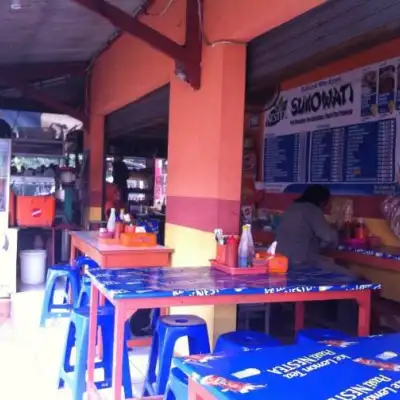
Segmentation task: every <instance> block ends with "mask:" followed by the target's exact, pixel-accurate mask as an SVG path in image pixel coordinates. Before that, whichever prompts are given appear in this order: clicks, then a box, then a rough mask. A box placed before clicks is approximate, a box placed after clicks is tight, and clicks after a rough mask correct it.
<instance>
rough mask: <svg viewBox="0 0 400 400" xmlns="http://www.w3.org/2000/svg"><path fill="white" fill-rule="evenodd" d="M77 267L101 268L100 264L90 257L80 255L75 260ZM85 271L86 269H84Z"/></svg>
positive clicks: (80, 268) (81, 268)
mask: <svg viewBox="0 0 400 400" xmlns="http://www.w3.org/2000/svg"><path fill="white" fill-rule="evenodd" d="M74 266H75V268H77V269H79V270H80V271H82V270H83V269H85V268H87V269H89V270H90V269H93V268H99V265H98V264H97V262H96V261H94V260H92V259H91V258H90V257H87V256H80V257H78V258H77V259H76V260H75V265H74ZM82 272H85V271H82Z"/></svg>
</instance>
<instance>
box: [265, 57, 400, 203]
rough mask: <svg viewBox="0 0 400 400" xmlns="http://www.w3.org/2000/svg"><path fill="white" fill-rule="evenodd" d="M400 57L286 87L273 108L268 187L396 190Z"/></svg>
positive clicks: (268, 134)
mask: <svg viewBox="0 0 400 400" xmlns="http://www.w3.org/2000/svg"><path fill="white" fill-rule="evenodd" d="M399 78H400V59H398V60H397V59H396V60H388V61H385V62H383V63H381V64H375V65H369V66H367V67H365V68H361V69H357V70H354V71H350V72H347V73H345V74H342V75H339V76H335V77H330V78H327V79H325V80H322V81H319V82H313V83H311V84H308V85H305V86H303V87H298V88H294V89H291V90H288V91H285V92H283V93H281V96H280V99H279V100H278V102H277V104H276V105H275V107H274V108H273V109H272V110H270V111H268V112H267V115H266V126H265V133H264V148H263V151H264V154H263V173H264V175H263V177H264V184H265V188H266V190H267V191H269V192H291V193H298V192H301V191H303V190H304V189H305V187H306V186H307V185H310V184H324V185H328V186H329V187H330V189H331V191H332V192H333V193H335V194H346V195H351V194H355V195H357V194H359V195H363V194H391V193H393V192H394V191H396V190H397V187H398V183H399V182H398V180H399V178H400V173H399V172H400V137H398V135H399V134H400V130H399V129H398V126H399V123H400V120H399V118H400V114H399V111H400V81H399Z"/></svg>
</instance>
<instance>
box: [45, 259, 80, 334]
mask: <svg viewBox="0 0 400 400" xmlns="http://www.w3.org/2000/svg"><path fill="white" fill-rule="evenodd" d="M60 278H65V279H66V288H65V292H64V299H66V298H67V296H68V291H69V287H70V288H71V295H72V304H69V303H68V301H66V300H65V301H64V303H63V304H55V303H54V294H55V291H56V284H57V280H58V279H60ZM79 290H80V277H79V270H77V269H76V268H73V267H71V266H70V265H69V264H60V265H54V266H52V267H50V268H49V269H48V271H47V279H46V288H45V292H44V299H43V305H42V313H41V316H40V326H41V327H43V326H45V324H46V320H47V319H49V318H54V317H67V316H69V315H70V311H71V310H72V308H73V307H74V306H75V305H76V302H77V300H78V296H79Z"/></svg>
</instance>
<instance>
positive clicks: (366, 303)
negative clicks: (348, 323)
mask: <svg viewBox="0 0 400 400" xmlns="http://www.w3.org/2000/svg"><path fill="white" fill-rule="evenodd" d="M371 295H372V293H371V291H370V290H363V291H360V292H358V293H357V302H358V336H368V335H369V333H370V329H371Z"/></svg>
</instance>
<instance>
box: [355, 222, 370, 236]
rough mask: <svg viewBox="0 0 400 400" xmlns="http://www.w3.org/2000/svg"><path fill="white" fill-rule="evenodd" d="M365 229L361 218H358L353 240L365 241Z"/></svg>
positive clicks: (366, 234)
mask: <svg viewBox="0 0 400 400" xmlns="http://www.w3.org/2000/svg"><path fill="white" fill-rule="evenodd" d="M367 236H368V233H367V227H366V225H365V222H364V220H363V219H362V218H359V219H358V221H357V223H356V229H355V238H356V239H359V240H367Z"/></svg>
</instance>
